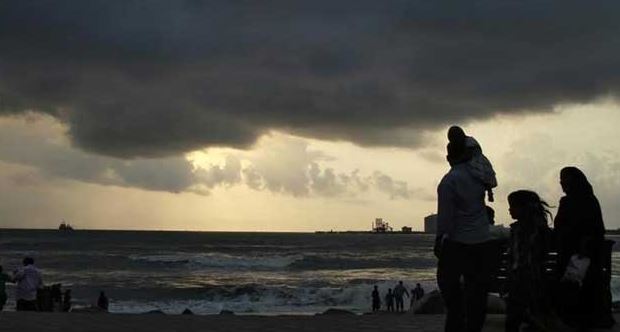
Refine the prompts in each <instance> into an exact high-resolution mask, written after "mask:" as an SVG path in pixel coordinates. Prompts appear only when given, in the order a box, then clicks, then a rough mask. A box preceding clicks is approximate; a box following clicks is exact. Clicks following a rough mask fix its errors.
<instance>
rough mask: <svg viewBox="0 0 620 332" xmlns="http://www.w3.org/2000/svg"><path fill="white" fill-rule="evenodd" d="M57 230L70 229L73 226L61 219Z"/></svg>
mask: <svg viewBox="0 0 620 332" xmlns="http://www.w3.org/2000/svg"><path fill="white" fill-rule="evenodd" d="M58 230H59V231H72V230H73V227H71V224H68V223H66V222H65V221H64V220H63V222H61V223H60V226H58Z"/></svg>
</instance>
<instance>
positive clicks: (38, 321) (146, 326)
mask: <svg viewBox="0 0 620 332" xmlns="http://www.w3.org/2000/svg"><path fill="white" fill-rule="evenodd" d="M618 319H620V316H619V315H616V320H618ZM443 320H444V316H443V315H412V314H379V315H364V316H353V315H325V316H272V317H269V316H235V315H209V316H186V315H160V314H140V315H133V314H89V313H24V312H20V313H18V312H3V313H1V314H0V331H24V332H28V331H64V332H69V331H92V332H104V331H105V332H107V331H110V332H112V331H114V332H118V331H132V332H141V331H145V332H146V331H183V332H191V331H236V332H243V331H275V332H277V331H321V332H326V331H343V332H348V331H351V332H353V331H356V332H365V331H373V332H374V331H390V332H397V331H419V332H424V331H429V332H430V331H441V330H442V329H443ZM503 321H504V316H503V315H489V316H488V319H487V323H486V325H485V328H484V331H487V332H491V331H493V332H495V331H497V332H499V331H503ZM600 331H620V326H618V325H616V326H615V328H614V329H612V330H600Z"/></svg>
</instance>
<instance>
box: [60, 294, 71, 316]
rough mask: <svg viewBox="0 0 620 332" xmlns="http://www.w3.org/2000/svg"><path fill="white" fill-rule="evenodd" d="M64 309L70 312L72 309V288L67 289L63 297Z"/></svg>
mask: <svg viewBox="0 0 620 332" xmlns="http://www.w3.org/2000/svg"><path fill="white" fill-rule="evenodd" d="M62 311H63V312H69V311H71V290H70V289H67V290H66V291H65V294H64V296H63V298H62Z"/></svg>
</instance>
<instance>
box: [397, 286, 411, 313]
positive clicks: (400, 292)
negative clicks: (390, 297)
mask: <svg viewBox="0 0 620 332" xmlns="http://www.w3.org/2000/svg"><path fill="white" fill-rule="evenodd" d="M405 295H406V296H407V297H409V292H408V291H407V288H405V286H404V285H403V282H402V281H399V282H398V285H396V287H394V300H395V302H396V311H398V312H403V311H405V301H404V296H405Z"/></svg>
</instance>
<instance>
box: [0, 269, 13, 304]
mask: <svg viewBox="0 0 620 332" xmlns="http://www.w3.org/2000/svg"><path fill="white" fill-rule="evenodd" d="M12 281H13V279H12V278H11V276H9V275H8V274H6V273H4V272H3V269H2V265H0V311H2V309H4V305H5V304H6V300H7V296H6V283H7V282H12Z"/></svg>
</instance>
